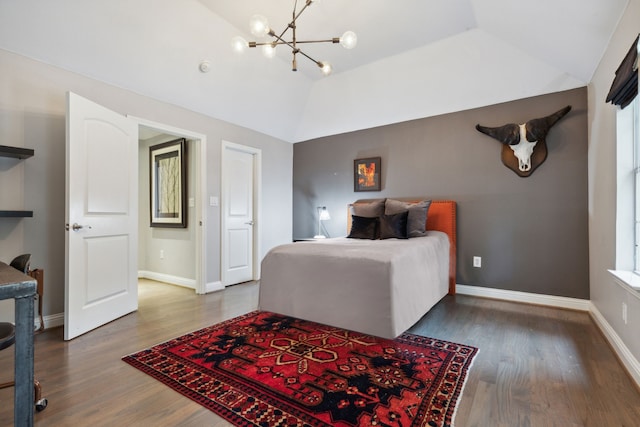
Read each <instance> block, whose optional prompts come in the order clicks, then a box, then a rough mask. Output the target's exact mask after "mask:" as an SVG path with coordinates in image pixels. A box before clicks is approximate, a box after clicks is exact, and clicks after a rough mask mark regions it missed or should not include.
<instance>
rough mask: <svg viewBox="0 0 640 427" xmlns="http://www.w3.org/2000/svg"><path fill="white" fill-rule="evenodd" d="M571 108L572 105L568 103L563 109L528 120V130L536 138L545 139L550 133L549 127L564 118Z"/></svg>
mask: <svg viewBox="0 0 640 427" xmlns="http://www.w3.org/2000/svg"><path fill="white" fill-rule="evenodd" d="M570 110H571V105H567V106H566V107H564V108H563V109H562V110H558V111H556V112H555V113H553V114H551V115H549V116H547V117H542V118H540V119H532V120H529V121H528V122H527V131H529V132H530V133H531V135H533V136H534V137H535V139H536V140H539V139H544V138H545V137H546V136H547V133H549V129H551V127H552V126H553V125H555V124H556V123H557V122H558V120H560V119H561V118H563V117H564V116H565V114H567V113H568V112H569V111H570Z"/></svg>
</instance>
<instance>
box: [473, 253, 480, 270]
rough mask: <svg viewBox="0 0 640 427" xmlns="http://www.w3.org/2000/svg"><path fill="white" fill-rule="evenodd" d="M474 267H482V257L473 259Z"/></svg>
mask: <svg viewBox="0 0 640 427" xmlns="http://www.w3.org/2000/svg"><path fill="white" fill-rule="evenodd" d="M473 266H474V267H477V268H480V267H482V257H479V256H474V257H473Z"/></svg>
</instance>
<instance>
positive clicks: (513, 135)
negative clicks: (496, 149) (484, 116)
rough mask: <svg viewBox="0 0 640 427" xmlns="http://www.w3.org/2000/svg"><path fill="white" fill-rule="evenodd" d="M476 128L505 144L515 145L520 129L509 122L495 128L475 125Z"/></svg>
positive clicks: (518, 139) (518, 140) (518, 138)
mask: <svg viewBox="0 0 640 427" xmlns="http://www.w3.org/2000/svg"><path fill="white" fill-rule="evenodd" d="M476 129H477V130H478V131H480V132H482V133H484V134H485V135H489V136H490V137H491V138H495V139H497V140H498V141H500V142H501V143H503V144H506V145H516V144H517V143H518V142H520V130H519V127H518V125H517V124H515V123H509V124H508V125H504V126H499V127H495V128H490V127H487V126H481V125H476Z"/></svg>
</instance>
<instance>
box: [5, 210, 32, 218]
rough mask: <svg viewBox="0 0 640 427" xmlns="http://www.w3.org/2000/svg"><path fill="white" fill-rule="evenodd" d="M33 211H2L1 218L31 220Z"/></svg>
mask: <svg viewBox="0 0 640 427" xmlns="http://www.w3.org/2000/svg"><path fill="white" fill-rule="evenodd" d="M31 217H33V211H1V210H0V218H31Z"/></svg>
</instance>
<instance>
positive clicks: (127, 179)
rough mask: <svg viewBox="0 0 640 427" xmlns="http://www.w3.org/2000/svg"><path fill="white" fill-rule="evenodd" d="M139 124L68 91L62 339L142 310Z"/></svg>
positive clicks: (70, 337) (67, 338)
mask: <svg viewBox="0 0 640 427" xmlns="http://www.w3.org/2000/svg"><path fill="white" fill-rule="evenodd" d="M137 183H138V126H137V124H136V123H135V122H134V121H133V120H131V119H128V118H127V117H125V116H122V115H120V114H117V113H115V112H113V111H110V110H107V109H106V108H104V107H102V106H100V105H98V104H95V103H93V102H91V101H89V100H86V99H84V98H82V97H80V96H78V95H76V94H74V93H68V94H67V145H66V221H67V224H68V225H67V227H68V231H67V232H66V239H65V248H66V265H65V275H66V280H65V310H64V325H65V326H64V339H65V340H69V339H72V338H74V337H76V336H78V335H81V334H83V333H85V332H88V331H90V330H92V329H94V328H97V327H98V326H101V325H103V324H105V323H107V322H110V321H112V320H114V319H117V318H118V317H121V316H123V315H125V314H127V313H130V312H132V311H135V310H137V308H138V289H137V255H138V252H137V242H138V237H137V234H138V229H137V221H138V184H137Z"/></svg>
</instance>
